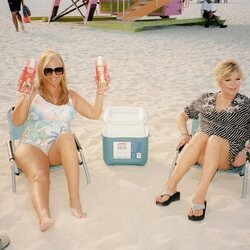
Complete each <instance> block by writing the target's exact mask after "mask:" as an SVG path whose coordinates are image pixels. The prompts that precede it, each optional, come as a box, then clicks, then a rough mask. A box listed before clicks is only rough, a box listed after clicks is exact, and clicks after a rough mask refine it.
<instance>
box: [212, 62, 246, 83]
mask: <svg viewBox="0 0 250 250" xmlns="http://www.w3.org/2000/svg"><path fill="white" fill-rule="evenodd" d="M234 71H237V72H238V73H239V75H240V77H241V79H242V80H244V74H243V71H242V69H241V67H240V66H239V64H238V63H237V62H236V61H235V60H234V59H232V58H228V59H225V60H222V61H220V62H219V63H218V64H217V66H216V67H215V71H214V75H215V78H216V82H217V84H219V83H220V81H221V80H222V79H225V78H227V77H228V76H229V75H230V74H231V73H233V72H234Z"/></svg>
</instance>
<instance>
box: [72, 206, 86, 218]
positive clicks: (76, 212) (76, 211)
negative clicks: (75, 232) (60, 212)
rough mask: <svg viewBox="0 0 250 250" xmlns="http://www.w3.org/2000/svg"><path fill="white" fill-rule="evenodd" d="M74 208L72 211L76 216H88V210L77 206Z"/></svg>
mask: <svg viewBox="0 0 250 250" xmlns="http://www.w3.org/2000/svg"><path fill="white" fill-rule="evenodd" d="M71 209H72V213H73V215H74V216H75V217H76V218H85V217H86V216H87V213H86V212H83V211H81V210H78V209H76V208H71Z"/></svg>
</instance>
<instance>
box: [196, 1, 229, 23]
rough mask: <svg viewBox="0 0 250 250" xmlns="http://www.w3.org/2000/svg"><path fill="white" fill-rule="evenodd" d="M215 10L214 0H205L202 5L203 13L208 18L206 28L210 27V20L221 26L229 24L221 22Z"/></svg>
mask: <svg viewBox="0 0 250 250" xmlns="http://www.w3.org/2000/svg"><path fill="white" fill-rule="evenodd" d="M215 12H216V10H212V0H205V1H204V3H203V4H202V5H201V15H202V17H203V18H205V19H206V23H205V28H209V22H210V21H211V20H214V21H216V22H217V23H218V24H219V26H220V28H226V27H227V25H224V24H223V23H221V22H220V20H219V18H218V16H216V15H214V13H215Z"/></svg>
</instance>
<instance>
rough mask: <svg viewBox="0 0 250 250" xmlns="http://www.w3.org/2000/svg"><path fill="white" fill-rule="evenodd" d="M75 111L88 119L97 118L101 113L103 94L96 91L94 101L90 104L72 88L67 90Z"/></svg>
mask: <svg viewBox="0 0 250 250" xmlns="http://www.w3.org/2000/svg"><path fill="white" fill-rule="evenodd" d="M69 93H70V96H71V98H72V100H73V103H74V107H75V109H76V111H77V112H78V113H79V114H81V115H82V116H85V117H87V118H89V119H98V118H99V117H100V116H101V113H102V107H103V94H101V93H97V94H96V98H95V103H94V104H93V105H91V104H90V103H88V102H87V101H86V100H85V99H84V98H82V97H81V96H80V95H79V94H78V93H77V92H75V91H74V90H69Z"/></svg>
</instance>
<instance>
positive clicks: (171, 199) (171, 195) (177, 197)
mask: <svg viewBox="0 0 250 250" xmlns="http://www.w3.org/2000/svg"><path fill="white" fill-rule="evenodd" d="M164 195H169V198H168V200H166V201H163V202H161V201H156V205H158V206H168V205H170V203H172V202H174V201H178V200H180V197H181V193H180V192H175V193H173V192H171V191H168V190H166V191H164V192H163V193H162V194H161V197H163V196H164Z"/></svg>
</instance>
